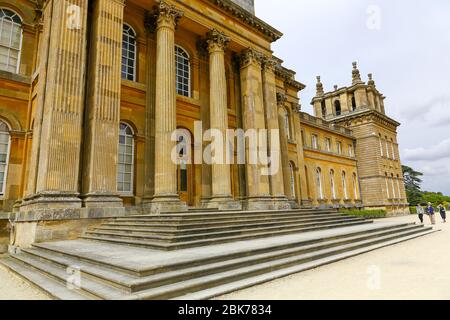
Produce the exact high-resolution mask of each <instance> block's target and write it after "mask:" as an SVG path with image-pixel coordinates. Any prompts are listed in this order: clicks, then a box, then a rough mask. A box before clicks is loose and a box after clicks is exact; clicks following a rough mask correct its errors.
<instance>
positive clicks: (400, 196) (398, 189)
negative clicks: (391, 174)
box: [397, 175, 403, 199]
mask: <svg viewBox="0 0 450 320" xmlns="http://www.w3.org/2000/svg"><path fill="white" fill-rule="evenodd" d="M397 192H398V198H399V199H402V198H403V196H402V189H401V188H400V176H399V175H397Z"/></svg>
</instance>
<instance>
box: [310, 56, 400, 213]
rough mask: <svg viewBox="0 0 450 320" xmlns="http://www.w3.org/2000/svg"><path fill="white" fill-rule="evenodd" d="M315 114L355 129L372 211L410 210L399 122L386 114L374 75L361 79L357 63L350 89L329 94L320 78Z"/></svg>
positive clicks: (360, 167) (361, 172)
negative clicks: (399, 142) (399, 136)
mask: <svg viewBox="0 0 450 320" xmlns="http://www.w3.org/2000/svg"><path fill="white" fill-rule="evenodd" d="M316 89H317V92H316V96H315V97H314V98H313V100H312V103H311V104H312V105H313V107H314V114H315V116H316V117H319V118H322V119H324V120H326V121H328V122H330V123H333V124H338V125H342V126H345V127H347V128H349V129H351V130H352V132H353V135H354V137H355V139H356V148H355V150H356V157H357V160H358V172H359V177H360V189H361V195H362V198H363V202H364V205H365V207H366V208H369V209H386V210H388V211H389V212H393V213H404V212H407V211H408V203H407V199H406V192H405V186H404V183H403V173H402V167H401V162H400V155H399V148H398V143H397V127H398V126H399V125H400V123H398V122H397V121H395V120H393V119H391V118H390V117H388V116H387V115H386V110H385V106H384V100H385V97H384V96H383V94H382V93H381V92H380V91H378V89H377V87H376V85H375V81H374V79H373V76H372V74H369V75H368V82H367V83H365V82H364V81H363V80H362V79H361V75H360V72H359V69H358V65H357V63H356V62H353V70H352V84H351V86H350V87H342V88H339V87H338V86H334V90H333V91H330V92H325V90H324V88H323V84H322V82H321V79H320V77H317V85H316Z"/></svg>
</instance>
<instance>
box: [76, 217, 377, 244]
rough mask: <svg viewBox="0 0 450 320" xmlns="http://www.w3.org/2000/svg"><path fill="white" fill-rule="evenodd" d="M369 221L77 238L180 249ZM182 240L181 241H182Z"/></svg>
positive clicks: (90, 233)
mask: <svg viewBox="0 0 450 320" xmlns="http://www.w3.org/2000/svg"><path fill="white" fill-rule="evenodd" d="M369 223H372V222H371V221H367V220H361V219H350V220H349V221H347V220H340V221H332V222H327V223H323V224H320V223H312V224H298V225H294V226H293V225H289V226H286V227H283V226H277V227H275V228H264V229H259V230H257V231H249V230H244V231H239V233H235V234H234V235H230V234H228V235H226V236H224V235H220V236H218V235H217V233H211V234H208V235H200V236H198V235H194V236H190V237H189V238H188V237H177V238H174V239H173V240H172V241H171V240H170V238H167V237H163V236H155V235H153V236H152V235H145V234H133V235H131V234H123V233H114V232H95V231H93V232H87V233H86V235H84V236H82V237H81V239H86V240H92V241H102V242H108V243H115V244H121V245H129V246H139V247H145V248H151V249H158V250H180V249H186V248H195V247H201V246H208V245H213V244H219V243H227V242H236V241H244V240H252V239H258V238H267V237H274V236H280V235H287V234H293V233H301V232H312V231H317V230H324V229H333V228H339V227H346V226H355V225H361V224H369ZM183 240H184V241H183Z"/></svg>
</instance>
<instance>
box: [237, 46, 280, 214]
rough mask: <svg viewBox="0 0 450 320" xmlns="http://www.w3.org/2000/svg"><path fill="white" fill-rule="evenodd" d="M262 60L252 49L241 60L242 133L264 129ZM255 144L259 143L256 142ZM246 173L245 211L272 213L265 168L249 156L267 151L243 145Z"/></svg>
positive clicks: (254, 145)
mask: <svg viewBox="0 0 450 320" xmlns="http://www.w3.org/2000/svg"><path fill="white" fill-rule="evenodd" d="M261 63H262V56H261V54H260V53H258V52H257V51H255V50H253V49H247V50H245V51H244V52H243V54H242V56H241V91H242V100H243V124H244V130H245V131H248V130H255V131H256V133H257V135H259V133H260V130H264V129H266V126H265V114H264V99H263V90H262V86H261V84H262V69H261ZM257 140H259V139H257ZM245 151H246V171H247V190H248V192H247V204H246V206H247V208H246V209H248V210H266V209H272V208H273V205H272V197H271V195H270V187H269V177H268V175H264V174H263V171H264V170H266V171H267V166H266V165H264V164H262V163H261V161H259V160H260V159H259V157H258V163H257V164H255V163H251V161H250V160H251V158H252V154H256V153H258V152H259V153H264V152H265V153H266V154H267V149H265V150H263V149H260V148H258V144H255V143H249V141H248V142H247V143H246V147H245Z"/></svg>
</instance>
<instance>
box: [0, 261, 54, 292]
mask: <svg viewBox="0 0 450 320" xmlns="http://www.w3.org/2000/svg"><path fill="white" fill-rule="evenodd" d="M0 300H49V297H48V296H47V295H45V294H44V293H43V292H42V291H40V290H39V289H37V288H35V287H34V286H32V285H30V284H29V283H28V282H25V281H24V280H22V279H21V278H20V277H18V276H16V275H15V274H13V273H11V272H10V271H8V270H7V269H5V268H4V267H3V266H1V265H0Z"/></svg>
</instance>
